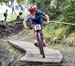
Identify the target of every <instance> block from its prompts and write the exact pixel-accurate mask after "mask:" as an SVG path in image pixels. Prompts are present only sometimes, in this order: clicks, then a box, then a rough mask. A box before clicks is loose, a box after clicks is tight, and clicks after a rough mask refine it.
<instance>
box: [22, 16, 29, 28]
mask: <svg viewBox="0 0 75 66" xmlns="http://www.w3.org/2000/svg"><path fill="white" fill-rule="evenodd" d="M27 20H28V18H27V17H25V18H24V20H23V25H24V27H25V28H28V26H27V23H26V22H27Z"/></svg>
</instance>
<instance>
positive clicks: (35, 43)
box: [34, 31, 38, 46]
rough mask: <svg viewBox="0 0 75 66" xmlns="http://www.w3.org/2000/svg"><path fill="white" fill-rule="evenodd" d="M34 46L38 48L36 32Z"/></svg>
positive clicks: (35, 33)
mask: <svg viewBox="0 0 75 66" xmlns="http://www.w3.org/2000/svg"><path fill="white" fill-rule="evenodd" d="M34 45H35V46H38V41H37V32H35V31H34Z"/></svg>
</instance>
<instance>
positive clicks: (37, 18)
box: [25, 9, 45, 24]
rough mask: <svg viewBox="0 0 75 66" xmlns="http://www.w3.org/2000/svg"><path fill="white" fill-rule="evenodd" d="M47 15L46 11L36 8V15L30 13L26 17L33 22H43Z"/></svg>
mask: <svg viewBox="0 0 75 66" xmlns="http://www.w3.org/2000/svg"><path fill="white" fill-rule="evenodd" d="M44 16H45V13H44V12H43V11H41V10H39V9H37V10H36V15H35V16H34V15H32V14H29V15H27V17H26V18H25V19H26V20H29V21H30V22H31V23H32V24H42V22H43V17H44Z"/></svg>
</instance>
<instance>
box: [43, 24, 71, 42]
mask: <svg viewBox="0 0 75 66" xmlns="http://www.w3.org/2000/svg"><path fill="white" fill-rule="evenodd" d="M48 28H49V29H48ZM69 28H70V27H69V26H61V25H60V24H59V25H58V24H50V25H49V26H47V27H46V28H45V29H44V34H45V37H46V38H47V39H48V40H49V41H56V42H58V41H60V40H62V39H63V38H64V37H66V35H68V32H69Z"/></svg>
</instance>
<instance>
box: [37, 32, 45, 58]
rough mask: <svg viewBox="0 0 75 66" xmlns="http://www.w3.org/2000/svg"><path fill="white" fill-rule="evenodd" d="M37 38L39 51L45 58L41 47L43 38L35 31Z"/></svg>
mask: <svg viewBox="0 0 75 66" xmlns="http://www.w3.org/2000/svg"><path fill="white" fill-rule="evenodd" d="M37 38H38V44H39V50H40V53H41V54H42V56H43V58H45V54H44V49H43V39H42V35H41V33H40V32H38V33H37Z"/></svg>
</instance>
